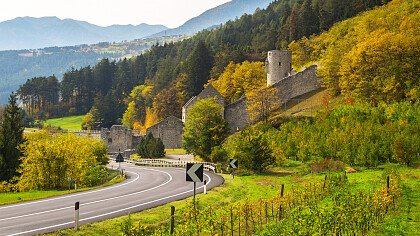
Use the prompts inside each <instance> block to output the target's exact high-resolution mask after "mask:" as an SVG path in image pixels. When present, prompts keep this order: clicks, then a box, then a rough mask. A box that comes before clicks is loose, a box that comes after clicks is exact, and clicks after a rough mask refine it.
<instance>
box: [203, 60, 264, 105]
mask: <svg viewBox="0 0 420 236" xmlns="http://www.w3.org/2000/svg"><path fill="white" fill-rule="evenodd" d="M209 82H210V83H211V84H212V85H213V86H214V87H215V88H216V89H217V90H218V91H219V92H220V94H222V96H223V97H224V98H225V99H226V100H227V101H228V102H234V101H236V100H237V99H239V98H240V97H241V96H242V95H244V94H246V93H247V92H249V91H253V90H256V89H261V88H263V87H264V86H265V85H266V74H265V70H264V63H262V62H249V61H245V62H243V63H239V64H235V63H233V62H231V63H229V65H228V66H226V68H225V70H224V72H223V73H222V74H221V75H220V77H219V78H218V79H216V80H210V81H209Z"/></svg>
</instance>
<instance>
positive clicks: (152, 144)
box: [137, 133, 165, 158]
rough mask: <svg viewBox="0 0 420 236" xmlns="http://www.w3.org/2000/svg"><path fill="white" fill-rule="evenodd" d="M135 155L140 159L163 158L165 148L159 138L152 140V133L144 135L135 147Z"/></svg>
mask: <svg viewBox="0 0 420 236" xmlns="http://www.w3.org/2000/svg"><path fill="white" fill-rule="evenodd" d="M137 154H138V155H139V156H141V157H142V158H160V157H164V156H165V146H164V145H163V142H162V140H160V138H154V137H153V134H152V133H149V134H147V135H146V137H145V138H144V139H142V140H141V141H140V144H139V146H138V147H137Z"/></svg>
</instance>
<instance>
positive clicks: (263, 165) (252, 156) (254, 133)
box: [226, 127, 275, 172]
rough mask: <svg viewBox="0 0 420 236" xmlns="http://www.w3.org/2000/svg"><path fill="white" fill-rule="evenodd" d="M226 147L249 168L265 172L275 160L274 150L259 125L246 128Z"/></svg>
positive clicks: (230, 153) (231, 155) (242, 164)
mask: <svg viewBox="0 0 420 236" xmlns="http://www.w3.org/2000/svg"><path fill="white" fill-rule="evenodd" d="M226 148H227V149H228V153H229V155H230V157H232V158H235V159H238V160H239V162H240V165H241V166H243V167H244V168H245V169H247V170H251V171H255V172H263V171H265V170H266V169H267V167H268V166H269V165H271V164H273V163H274V161H275V158H274V155H273V150H272V149H271V148H270V145H269V144H268V142H267V139H266V138H265V136H264V133H263V132H262V131H261V130H259V129H258V127H256V128H252V127H248V128H245V129H244V130H243V131H241V133H240V134H239V135H236V136H235V137H234V139H233V140H231V141H230V142H229V143H228V144H227V145H226Z"/></svg>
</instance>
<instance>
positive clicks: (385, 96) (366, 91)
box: [289, 0, 420, 104]
mask: <svg viewBox="0 0 420 236" xmlns="http://www.w3.org/2000/svg"><path fill="white" fill-rule="evenodd" d="M419 11H420V0H394V1H391V2H390V3H388V4H387V5H385V6H382V7H377V8H376V9H374V10H371V11H367V12H365V13H363V14H360V15H358V16H356V17H354V18H351V19H348V20H346V21H343V22H340V23H338V24H336V25H334V27H332V28H331V29H330V30H329V31H327V32H324V33H322V34H321V35H319V36H312V37H310V38H309V39H306V38H304V39H301V40H299V41H297V42H293V43H291V44H290V45H289V48H290V50H292V51H293V60H294V63H293V64H294V65H295V66H296V67H301V66H304V65H308V64H312V63H314V62H319V64H320V65H321V66H320V68H319V70H318V72H319V73H318V74H319V75H321V76H322V77H323V80H324V85H325V86H326V87H327V88H328V89H329V91H330V92H331V93H332V94H339V93H341V94H343V95H344V96H345V98H346V99H347V101H348V102H352V101H367V102H370V103H372V104H377V103H379V102H387V103H392V102H397V101H401V100H411V101H416V100H418V99H419V98H420V82H419V74H420V67H419V65H420V58H419V55H420V32H419V29H420V15H419V14H418V12H419Z"/></svg>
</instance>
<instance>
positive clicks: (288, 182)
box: [50, 167, 420, 235]
mask: <svg viewBox="0 0 420 236" xmlns="http://www.w3.org/2000/svg"><path fill="white" fill-rule="evenodd" d="M401 171H402V173H403V174H402V179H403V181H406V182H409V183H411V184H417V186H412V187H413V188H412V189H410V190H408V193H410V194H411V195H413V196H417V200H416V201H417V206H415V207H414V208H412V209H411V213H410V214H414V215H413V216H412V218H414V219H418V214H419V213H418V212H419V206H418V198H419V193H418V190H416V188H415V187H418V181H419V176H420V170H413V169H409V168H406V167H404V168H401ZM411 172H415V173H416V174H414V175H413V174H410V173H411ZM324 176H325V173H320V174H308V175H302V174H289V175H287V174H285V173H281V172H272V173H267V174H260V175H250V176H237V177H235V179H232V177H231V176H229V175H223V177H224V178H225V183H224V184H223V185H221V186H219V187H217V188H214V189H212V190H211V191H209V192H208V194H207V195H203V194H200V195H198V196H197V199H198V201H199V204H200V205H202V206H209V205H212V206H213V207H227V206H229V205H231V204H232V203H237V202H241V201H245V200H247V199H248V200H256V199H259V198H269V197H273V196H275V195H277V194H279V190H280V186H281V184H282V183H284V184H285V192H286V191H292V189H296V188H300V187H303V186H304V185H305V183H308V181H313V180H317V181H322V180H323V178H324ZM347 176H348V179H349V182H350V184H351V185H352V187H354V188H355V189H363V190H366V191H374V190H375V189H376V188H377V187H378V186H379V184H384V183H385V180H384V179H383V170H382V169H372V170H364V171H361V172H356V173H349V174H347ZM417 189H420V188H417ZM416 191H417V193H416ZM413 192H414V193H416V194H414V193H413ZM412 199H413V197H412ZM190 201H191V198H188V199H185V200H181V201H176V202H173V203H170V204H166V205H163V206H159V207H155V208H152V209H149V210H145V211H141V212H138V213H132V214H131V215H130V217H131V219H132V220H133V222H134V225H142V226H146V227H154V226H159V225H162V224H167V223H168V218H169V211H170V206H171V205H173V206H175V208H176V209H177V210H176V215H175V218H178V219H180V218H182V217H183V216H182V215H180V213H179V212H181V211H184V210H185V209H186V208H187V207H188V206H189V202H190ZM415 211H416V212H417V213H413V212H415ZM127 217H128V216H122V217H117V218H114V219H109V220H105V221H102V222H97V223H92V224H87V225H84V226H82V227H81V229H80V230H79V231H78V232H75V231H74V230H73V229H67V230H62V231H59V232H56V233H53V234H50V235H120V234H121V232H120V225H121V224H122V223H123V222H124V220H126V219H127ZM416 217H417V218H416Z"/></svg>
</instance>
